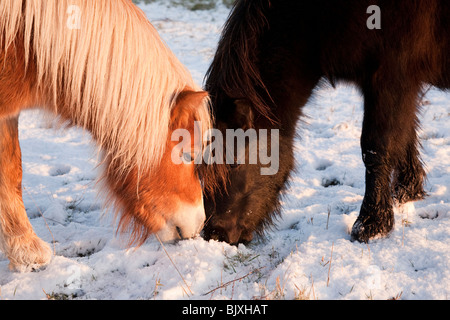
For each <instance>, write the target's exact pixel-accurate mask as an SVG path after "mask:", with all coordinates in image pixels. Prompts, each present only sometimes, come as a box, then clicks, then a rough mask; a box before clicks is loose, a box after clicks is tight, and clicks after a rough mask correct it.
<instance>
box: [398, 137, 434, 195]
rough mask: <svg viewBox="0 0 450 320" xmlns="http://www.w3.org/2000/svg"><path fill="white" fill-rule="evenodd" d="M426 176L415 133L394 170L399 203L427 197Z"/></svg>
mask: <svg viewBox="0 0 450 320" xmlns="http://www.w3.org/2000/svg"><path fill="white" fill-rule="evenodd" d="M425 177H426V174H425V170H424V168H423V164H422V161H421V159H420V154H419V150H418V142H417V134H415V135H413V136H412V137H411V141H410V144H409V145H408V147H407V150H406V153H405V156H404V157H403V158H402V159H400V161H399V163H398V165H397V168H396V169H395V172H394V182H393V192H394V197H395V198H396V199H397V201H398V202H399V204H404V203H407V202H410V201H418V200H423V199H424V198H425V197H426V195H427V194H426V192H425V191H424V180H425Z"/></svg>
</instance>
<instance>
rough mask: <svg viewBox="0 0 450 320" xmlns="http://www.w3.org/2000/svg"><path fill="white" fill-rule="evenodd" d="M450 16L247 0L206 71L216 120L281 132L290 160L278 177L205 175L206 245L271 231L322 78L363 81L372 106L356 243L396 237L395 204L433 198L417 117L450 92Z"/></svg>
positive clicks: (438, 10) (242, 172) (409, 3)
mask: <svg viewBox="0 0 450 320" xmlns="http://www.w3.org/2000/svg"><path fill="white" fill-rule="evenodd" d="M373 5H375V7H374V6H373ZM373 8H375V9H373ZM376 9H379V12H377V11H378V10H376ZM372 10H373V11H372ZM377 13H378V16H373V15H372V14H377ZM449 17H450V1H448V0H395V1H392V0H370V1H369V0H313V1H311V0H238V1H237V2H236V4H235V6H234V8H233V11H232V13H231V15H230V17H229V19H228V21H227V23H226V25H225V28H224V31H223V34H222V37H221V40H220V43H219V46H218V50H217V53H216V55H215V58H214V61H213V63H212V65H211V67H210V69H209V71H208V74H207V81H206V90H208V91H209V92H210V94H211V98H212V109H213V116H214V117H215V121H216V123H215V125H216V128H218V129H220V130H222V131H225V130H226V129H236V128H242V129H244V130H245V129H249V128H255V129H261V128H265V129H279V130H280V131H279V132H280V138H279V148H280V156H281V159H280V163H279V171H278V173H277V174H276V175H273V176H263V175H261V174H260V170H259V168H260V167H261V164H259V165H258V164H256V165H250V164H242V165H225V164H224V165H220V164H216V165H210V166H202V167H201V168H200V171H201V173H202V174H203V178H204V182H205V192H204V195H205V209H206V212H207V215H208V216H209V218H208V222H207V224H206V226H205V229H204V236H205V238H207V239H211V238H212V239H218V240H222V241H227V242H229V243H233V244H236V243H240V242H244V243H245V242H248V241H250V240H252V238H253V234H254V232H257V233H261V232H262V231H263V230H264V228H265V227H266V226H267V225H270V224H271V222H272V219H273V217H274V216H275V215H276V214H277V213H279V211H280V210H279V209H280V204H279V198H280V195H281V193H282V191H283V189H285V188H286V185H287V181H288V179H289V175H290V172H291V171H292V170H293V169H294V156H293V139H294V137H295V134H296V125H297V121H298V119H299V118H300V117H301V115H302V107H303V106H304V105H305V104H306V103H307V102H308V99H309V98H310V96H311V94H312V92H313V89H314V88H315V87H316V86H318V85H319V84H320V83H321V82H322V81H328V82H329V83H331V84H332V85H333V86H334V85H335V83H336V82H337V81H345V82H350V83H353V84H355V85H356V86H357V87H358V88H360V90H361V92H362V94H363V96H364V100H365V104H364V122H363V132H362V138H361V147H362V156H363V161H364V164H365V166H366V177H365V179H366V193H365V197H364V200H363V203H362V206H361V212H360V215H359V217H358V219H357V221H356V222H355V224H354V226H353V230H352V239H353V240H358V241H361V242H367V241H369V239H370V238H372V237H374V236H377V235H382V236H385V235H387V234H388V233H389V232H390V231H391V230H392V229H393V226H394V214H393V202H394V199H397V201H398V202H399V203H405V202H408V201H415V200H420V199H423V198H424V197H425V195H426V194H425V192H424V188H423V183H424V179H425V171H424V169H423V165H422V163H421V160H420V158H419V151H418V147H419V142H418V137H417V132H416V130H417V128H418V126H419V121H418V118H417V114H418V109H419V102H420V99H421V98H422V96H423V92H424V90H425V89H426V88H427V86H429V85H433V86H436V87H438V88H441V89H448V88H450V18H449ZM377 19H378V21H373V20H377Z"/></svg>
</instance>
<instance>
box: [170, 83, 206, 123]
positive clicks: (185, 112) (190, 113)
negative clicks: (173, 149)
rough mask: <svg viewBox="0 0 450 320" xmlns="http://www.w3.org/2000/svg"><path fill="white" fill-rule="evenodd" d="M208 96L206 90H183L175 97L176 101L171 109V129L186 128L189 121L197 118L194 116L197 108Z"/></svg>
mask: <svg viewBox="0 0 450 320" xmlns="http://www.w3.org/2000/svg"><path fill="white" fill-rule="evenodd" d="M207 97H208V92H206V91H191V90H185V91H183V92H181V93H180V94H179V95H178V97H177V103H176V105H175V107H174V108H173V109H172V114H171V117H170V126H171V128H172V129H178V128H187V127H188V126H189V121H191V122H192V121H193V120H197V119H196V118H195V115H196V110H197V108H198V107H199V106H200V105H201V104H202V103H203V101H204V100H205V99H206V98H207Z"/></svg>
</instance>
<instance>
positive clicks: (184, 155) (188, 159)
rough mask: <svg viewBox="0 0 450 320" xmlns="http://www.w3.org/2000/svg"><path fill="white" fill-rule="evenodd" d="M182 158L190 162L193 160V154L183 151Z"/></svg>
mask: <svg viewBox="0 0 450 320" xmlns="http://www.w3.org/2000/svg"><path fill="white" fill-rule="evenodd" d="M183 160H184V162H185V163H190V162H192V161H194V155H193V154H192V153H188V152H185V153H183Z"/></svg>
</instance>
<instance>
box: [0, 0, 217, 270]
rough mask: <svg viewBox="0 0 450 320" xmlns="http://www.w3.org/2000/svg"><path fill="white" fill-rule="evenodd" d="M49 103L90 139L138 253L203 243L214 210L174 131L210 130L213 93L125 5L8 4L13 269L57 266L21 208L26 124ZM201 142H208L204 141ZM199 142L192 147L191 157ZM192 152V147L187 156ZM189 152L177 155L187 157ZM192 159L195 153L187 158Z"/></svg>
mask: <svg viewBox="0 0 450 320" xmlns="http://www.w3.org/2000/svg"><path fill="white" fill-rule="evenodd" d="M34 107H40V108H41V109H43V110H45V111H47V112H50V113H52V114H54V115H55V116H57V117H58V119H60V120H61V122H62V123H64V124H68V125H71V126H78V127H81V128H83V129H85V130H87V131H89V132H90V133H91V134H92V137H93V140H94V141H95V142H96V144H97V145H98V147H99V152H100V154H101V157H102V162H101V163H102V167H104V173H103V175H102V178H101V181H102V182H103V183H102V185H104V186H105V187H104V191H105V192H106V196H107V197H106V198H107V201H106V204H107V206H108V207H112V208H114V211H115V212H116V216H117V217H120V218H119V219H118V221H119V222H118V231H120V232H121V233H127V234H130V241H129V245H132V244H137V245H141V244H142V243H143V242H144V241H145V240H146V239H147V238H148V237H149V236H150V235H151V234H154V233H158V235H159V237H160V239H161V240H163V241H169V240H174V239H179V238H189V237H192V236H195V235H196V234H197V233H198V232H199V231H200V230H201V228H202V225H203V222H204V218H205V213H204V209H203V199H202V189H201V184H200V181H199V179H198V176H197V174H196V171H195V167H194V164H193V162H189V161H183V162H182V164H175V163H174V162H173V161H172V158H171V153H172V150H173V148H174V147H175V146H178V145H180V142H179V141H172V139H171V137H172V132H173V131H174V130H177V129H184V130H188V131H190V132H193V130H194V121H199V122H201V124H202V126H203V127H202V128H201V129H202V130H206V129H208V128H209V125H210V119H209V110H208V98H207V94H206V93H205V92H203V91H201V90H200V88H199V87H198V86H197V85H196V84H195V83H194V81H193V79H192V77H191V75H190V73H189V72H188V71H187V70H186V69H185V67H184V66H183V65H182V64H181V63H180V62H179V61H178V60H177V58H176V57H175V56H174V54H173V53H172V52H171V51H170V50H169V49H168V48H167V46H166V45H165V44H164V43H163V41H162V40H161V39H160V37H159V35H158V33H157V32H156V30H155V29H154V28H153V26H152V25H151V24H150V23H149V22H148V20H147V18H146V16H145V14H144V13H143V12H142V11H141V10H139V9H138V8H137V7H136V6H135V5H134V4H132V2H131V1H128V0H114V1H111V0H96V1H90V0H70V1H69V0H58V1H55V0H45V1H44V0H23V1H20V0H4V1H1V2H0V249H1V250H2V251H3V252H4V253H5V254H6V256H7V257H8V258H9V261H10V267H11V268H12V269H16V270H30V269H31V268H36V267H39V266H41V265H45V264H47V263H49V261H50V259H51V255H52V252H51V249H50V247H49V245H48V244H46V243H45V242H43V241H42V240H40V239H39V238H38V237H37V236H36V234H35V233H34V231H33V229H32V226H31V224H30V222H29V220H28V217H27V214H26V212H25V207H24V204H23V200H22V187H21V183H22V168H21V150H20V147H19V142H18V117H19V113H20V112H21V111H22V110H25V109H29V108H34ZM200 143H201V142H200ZM198 144H199V143H196V141H192V143H191V145H189V148H191V149H192V150H191V149H190V150H189V151H190V152H189V153H196V152H197V150H194V149H196V148H197V146H198ZM183 150H186V148H185V149H183ZM182 156H183V154H180V157H182ZM185 158H186V157H185Z"/></svg>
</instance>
